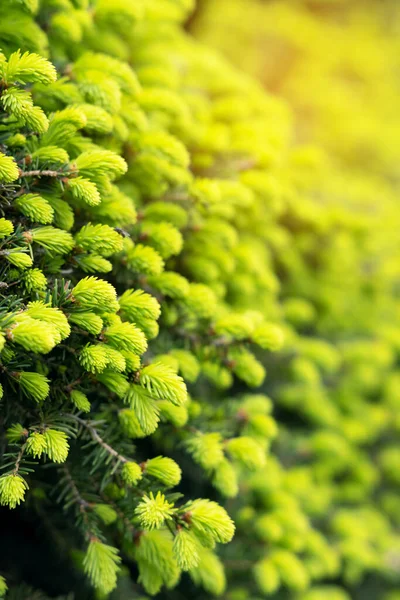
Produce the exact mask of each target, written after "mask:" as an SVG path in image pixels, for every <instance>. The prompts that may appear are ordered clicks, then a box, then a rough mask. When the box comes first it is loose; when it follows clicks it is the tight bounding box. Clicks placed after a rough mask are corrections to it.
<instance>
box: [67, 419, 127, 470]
mask: <svg viewBox="0 0 400 600" xmlns="http://www.w3.org/2000/svg"><path fill="white" fill-rule="evenodd" d="M66 416H67V417H69V418H70V419H73V420H74V421H76V422H77V423H79V424H80V425H82V427H85V429H87V430H88V431H89V433H90V435H91V436H92V438H93V440H94V441H95V442H97V443H98V444H99V445H100V446H101V447H102V448H104V450H106V451H107V452H108V453H109V454H110V455H111V456H113V457H114V458H115V459H116V460H117V461H118V462H122V463H127V462H128V459H127V458H125V456H122V454H119V453H118V452H117V451H116V450H114V448H113V447H112V446H110V445H109V444H107V442H105V441H104V440H103V438H102V437H101V436H100V435H99V433H98V432H97V430H96V429H95V428H94V427H93V425H91V424H90V423H88V422H87V421H85V420H84V419H81V418H80V417H77V416H76V415H72V414H67V415H66Z"/></svg>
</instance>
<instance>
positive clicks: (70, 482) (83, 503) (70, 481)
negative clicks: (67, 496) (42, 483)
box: [62, 464, 89, 511]
mask: <svg viewBox="0 0 400 600" xmlns="http://www.w3.org/2000/svg"><path fill="white" fill-rule="evenodd" d="M62 470H63V471H64V473H65V477H66V479H67V481H68V485H69V487H70V489H71V492H72V493H73V496H74V498H75V500H76V503H77V504H79V506H80V507H81V510H83V511H84V510H86V509H87V508H89V502H87V501H86V500H85V499H84V498H82V496H81V495H80V493H79V490H78V487H77V485H76V483H75V481H74V480H73V478H72V475H71V473H70V470H69V469H68V467H67V465H66V464H64V465H63V466H62Z"/></svg>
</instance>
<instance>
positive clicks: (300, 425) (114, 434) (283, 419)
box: [0, 0, 400, 600]
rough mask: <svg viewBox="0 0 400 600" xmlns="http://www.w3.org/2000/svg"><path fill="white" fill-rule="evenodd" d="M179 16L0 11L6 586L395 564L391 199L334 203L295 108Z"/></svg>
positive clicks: (26, 5)
mask: <svg viewBox="0 0 400 600" xmlns="http://www.w3.org/2000/svg"><path fill="white" fill-rule="evenodd" d="M193 8H194V5H193V2H191V0H124V1H122V0H113V1H112V2H111V1H110V0H95V1H93V2H89V1H85V0H40V2H36V1H35V0H5V1H4V0H3V2H2V3H1V5H0V48H1V54H0V202H1V210H2V216H1V218H0V238H1V239H0V244H1V247H0V253H1V256H2V262H1V283H0V293H1V303H0V307H1V314H0V319H1V330H0V331H1V337H0V348H1V355H0V359H1V384H2V388H1V389H2V403H1V415H2V431H1V434H2V438H1V449H2V457H3V460H2V468H3V469H2V472H1V473H2V474H1V477H0V504H1V505H2V506H3V507H4V508H3V509H2V512H1V514H2V519H3V522H4V523H5V542H4V544H3V549H2V557H1V561H0V572H1V577H2V578H1V579H0V597H1V594H3V596H5V597H6V598H7V599H8V600H11V599H13V600H17V599H26V600H27V599H28V598H31V599H37V600H40V599H45V598H55V597H59V598H60V597H62V598H63V599H64V600H67V599H68V600H72V599H73V598H74V599H76V600H79V599H82V600H84V599H89V598H90V599H92V598H93V599H94V598H96V599H103V598H110V599H114V600H120V599H121V600H122V599H124V600H129V598H139V597H141V598H145V597H148V596H153V595H157V594H160V597H168V598H174V597H176V598H177V599H178V598H182V597H188V596H193V597H199V598H209V597H211V596H214V595H216V596H221V595H223V596H224V597H226V598H229V599H230V600H241V599H243V600H244V599H245V598H252V599H253V600H254V599H255V598H257V597H264V596H268V595H269V596H272V597H274V596H275V598H277V599H278V598H292V597H293V598H296V600H297V598H298V599H299V600H300V599H301V600H315V599H319V598H322V597H323V598H327V599H328V600H336V599H338V600H339V599H340V600H342V599H344V598H346V599H347V595H346V592H345V591H344V589H343V588H342V585H343V584H344V585H351V584H355V585H357V584H358V582H359V580H360V579H361V578H362V577H363V576H364V574H368V573H374V574H378V575H377V577H379V578H380V580H384V578H385V577H386V578H388V579H389V580H390V578H393V577H395V571H396V556H397V552H398V547H399V536H398V534H397V532H396V525H397V526H398V517H397V523H396V510H397V508H398V504H399V496H398V494H397V492H396V485H398V480H396V475H395V473H396V470H395V469H394V468H393V465H395V464H396V460H397V459H398V449H397V446H396V444H395V437H396V432H398V427H399V424H398V418H397V419H396V408H397V406H398V402H396V398H397V396H396V391H395V390H396V383H397V380H398V373H397V372H396V362H395V360H396V352H397V351H398V348H399V347H400V345H399V340H400V336H399V332H398V331H397V329H396V328H395V327H388V326H387V325H388V324H390V323H391V320H392V318H393V315H394V314H397V313H396V305H395V298H394V294H393V286H394V284H395V282H396V276H397V272H395V270H394V269H392V270H391V269H390V268H388V269H386V271H385V269H384V265H383V262H384V259H385V257H386V255H387V254H388V246H384V247H381V246H379V243H381V241H382V238H381V236H380V235H379V234H376V235H375V233H374V232H376V230H377V229H378V228H377V220H378V221H379V220H380V219H382V221H383V220H384V219H393V223H398V221H399V213H398V211H396V210H395V205H394V202H393V198H392V196H391V194H390V192H387V196H385V201H384V202H383V203H382V210H381V212H380V213H379V214H378V216H376V215H374V218H373V219H371V218H366V219H365V220H363V219H357V218H354V214H353V212H352V207H350V208H349V207H347V206H345V205H343V206H339V207H338V206H337V201H336V196H335V194H334V193H332V192H331V191H330V190H331V188H330V185H331V183H330V182H331V175H332V174H333V170H331V169H330V167H329V165H328V166H327V165H325V164H322V163H321V162H318V156H319V155H318V151H317V150H314V149H312V148H311V149H309V148H294V147H293V128H292V121H291V115H290V112H289V110H288V108H287V106H286V105H285V104H284V103H283V102H282V101H280V100H279V99H277V98H275V97H273V96H271V95H269V94H267V93H266V92H265V91H264V90H263V89H262V87H261V86H260V85H259V84H258V83H256V82H255V81H253V80H252V79H250V78H249V77H248V76H246V75H243V74H241V73H239V72H237V71H236V70H235V69H234V68H233V67H232V66H231V65H230V64H229V63H228V62H227V61H225V60H224V59H223V58H221V57H220V56H219V55H218V54H216V53H215V52H214V51H212V50H210V49H208V48H207V47H206V46H203V45H202V44H200V43H198V42H196V41H195V40H194V39H193V38H192V37H190V36H189V35H188V34H186V33H185V31H184V27H183V23H184V22H185V20H186V19H187V18H188V16H189V14H190V12H191V11H192V10H193ZM316 156H317V158H316ZM321 179H322V180H323V185H322V184H321V185H320V180H321ZM337 186H338V187H337V189H339V188H340V185H339V184H337ZM321 190H322V191H323V192H325V193H326V194H327V196H328V199H327V200H326V202H325V203H319V204H318V202H315V197H318V194H319V193H321ZM329 194H331V195H329ZM369 198H370V197H368V200H369ZM379 222H380V221H379ZM385 222H387V221H385ZM371 235H373V236H374V237H373V238H371ZM390 239H391V238H390ZM371 240H372V241H371ZM374 242H375V243H376V244H375V246H374ZM376 245H378V246H379V247H378V250H379V252H378V258H379V260H380V262H379V266H378V267H377V269H376V274H375V275H374V278H372V279H371V283H370V280H369V279H368V277H367V275H366V274H365V273H364V272H363V271H362V268H361V267H362V266H363V265H364V263H365V261H368V260H370V259H371V258H372V257H374V256H376ZM390 251H392V248H391V247H390V248H389V252H390ZM384 275H386V276H387V277H386V279H385V281H383V276H384ZM338 279H340V280H341V281H345V282H346V285H347V284H348V285H347V288H346V290H344V291H341V290H339V289H336V283H337V281H338ZM346 298H348V304H346V306H349V305H351V303H354V302H356V303H357V306H358V307H359V310H360V318H359V319H357V318H355V317H353V315H350V316H349V315H348V314H347V312H346V307H344V306H343V302H344V301H345V299H346ZM378 300H379V303H380V304H379V310H377V312H378V313H379V315H381V313H382V312H385V320H384V321H383V320H380V321H379V325H378V327H376V324H377V323H378V321H377V320H375V321H374V328H370V329H369V330H368V328H367V326H366V320H365V318H364V316H365V314H366V313H368V312H369V311H370V310H371V308H372V307H373V306H374V304H376V303H377V301H378ZM383 309H384V310H383ZM353 321H354V322H353ZM379 328H381V332H380V333H379V335H378V331H377V329H379ZM267 373H268V375H267ZM266 375H267V378H266ZM264 381H265V382H264ZM397 395H398V394H397ZM350 403H351V406H349V404H350ZM380 476H383V477H385V478H387V484H386V485H385V487H384V489H383V494H381V495H378V496H376V490H377V482H378V478H379V477H380ZM385 480H386V479H385ZM234 521H235V523H236V525H235V523H234ZM393 522H394V523H393ZM235 528H236V534H235ZM232 540H233V541H232ZM332 581H334V585H333V584H332V585H331V584H330V582H332ZM336 584H337V585H336ZM7 589H8V591H7ZM390 600H392V598H390Z"/></svg>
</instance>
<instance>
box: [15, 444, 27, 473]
mask: <svg viewBox="0 0 400 600" xmlns="http://www.w3.org/2000/svg"><path fill="white" fill-rule="evenodd" d="M25 448H26V442H25V443H24V444H23V445H22V446H21V450H20V451H19V452H18V456H17V460H16V461H15V467H14V470H13V474H14V475H16V474H17V473H18V471H19V467H20V464H21V460H22V457H23V455H24V452H25Z"/></svg>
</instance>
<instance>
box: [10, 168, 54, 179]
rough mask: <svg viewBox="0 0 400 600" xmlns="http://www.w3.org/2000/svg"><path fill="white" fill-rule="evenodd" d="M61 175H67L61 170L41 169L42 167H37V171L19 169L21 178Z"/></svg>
mask: <svg viewBox="0 0 400 600" xmlns="http://www.w3.org/2000/svg"><path fill="white" fill-rule="evenodd" d="M60 175H65V173H61V172H60V171H48V170H44V171H41V170H40V169H36V170H35V171H21V170H20V171H19V176H20V178H22V177H59V176H60Z"/></svg>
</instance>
